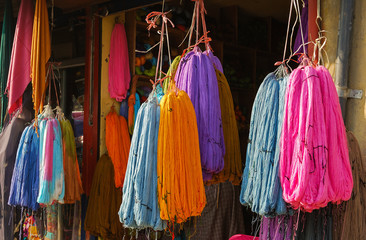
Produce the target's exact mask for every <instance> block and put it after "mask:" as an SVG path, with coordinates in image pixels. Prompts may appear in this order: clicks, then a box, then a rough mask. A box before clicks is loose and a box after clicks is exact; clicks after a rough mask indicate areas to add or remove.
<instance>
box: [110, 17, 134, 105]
mask: <svg viewBox="0 0 366 240" xmlns="http://www.w3.org/2000/svg"><path fill="white" fill-rule="evenodd" d="M108 71H109V84H108V90H109V95H110V97H111V98H115V99H116V100H117V101H118V102H122V100H123V99H125V98H126V96H127V90H128V89H129V87H130V65H129V61H128V48H127V38H126V31H125V27H124V25H123V24H120V23H116V24H115V25H114V28H113V32H112V36H111V49H110V57H109V69H108Z"/></svg>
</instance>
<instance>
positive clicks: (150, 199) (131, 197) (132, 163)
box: [119, 92, 167, 230]
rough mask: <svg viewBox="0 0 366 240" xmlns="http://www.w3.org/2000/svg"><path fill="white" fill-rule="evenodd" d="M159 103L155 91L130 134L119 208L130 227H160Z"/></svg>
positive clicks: (161, 227) (161, 225)
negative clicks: (158, 172) (158, 170)
mask: <svg viewBox="0 0 366 240" xmlns="http://www.w3.org/2000/svg"><path fill="white" fill-rule="evenodd" d="M159 121H160V106H159V103H158V99H157V97H156V96H155V92H152V93H151V94H150V96H149V98H148V100H147V101H146V102H144V103H143V104H142V105H141V108H140V110H139V112H138V114H137V119H136V128H135V130H134V134H133V135H132V141H131V148H130V154H129V158H128V165H127V171H126V178H125V182H124V185H123V199H122V204H121V207H120V209H119V216H120V221H121V222H122V223H123V225H124V226H125V227H129V228H138V229H142V228H153V229H154V230H163V229H165V228H166V226H167V224H166V221H163V220H161V218H160V208H159V204H158V197H157V186H158V184H157V181H158V179H157V148H158V133H159Z"/></svg>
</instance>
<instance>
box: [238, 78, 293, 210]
mask: <svg viewBox="0 0 366 240" xmlns="http://www.w3.org/2000/svg"><path fill="white" fill-rule="evenodd" d="M287 79H288V77H284V78H277V77H276V74H275V73H274V72H273V73H270V74H268V75H267V76H266V78H265V79H264V81H263V83H262V84H261V86H260V87H259V89H258V92H257V95H256V97H255V100H254V104H253V108H252V114H251V119H250V131H249V140H248V147H247V155H246V162H245V169H244V174H243V182H242V186H241V193H240V202H241V203H242V204H243V205H247V206H249V207H250V208H251V209H252V211H253V212H255V213H258V214H260V215H264V216H275V215H281V214H284V213H286V211H287V210H286V205H285V202H284V201H283V198H282V189H281V183H280V179H279V176H278V172H279V155H280V151H279V150H280V144H279V141H280V137H281V130H282V121H283V106H284V102H285V92H286V86H287Z"/></svg>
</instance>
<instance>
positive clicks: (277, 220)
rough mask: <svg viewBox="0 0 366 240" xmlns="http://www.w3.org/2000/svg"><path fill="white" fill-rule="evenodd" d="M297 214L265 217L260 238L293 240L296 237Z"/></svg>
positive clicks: (262, 239)
mask: <svg viewBox="0 0 366 240" xmlns="http://www.w3.org/2000/svg"><path fill="white" fill-rule="evenodd" d="M295 224H296V215H295V216H290V215H281V216H276V217H274V218H267V217H263V219H262V223H261V227H260V232H259V239H260V240H267V239H271V240H291V239H295V238H294V235H295Z"/></svg>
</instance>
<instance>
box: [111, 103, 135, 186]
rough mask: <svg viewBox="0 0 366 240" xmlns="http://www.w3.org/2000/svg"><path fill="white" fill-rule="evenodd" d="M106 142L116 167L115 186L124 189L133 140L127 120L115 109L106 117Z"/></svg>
mask: <svg viewBox="0 0 366 240" xmlns="http://www.w3.org/2000/svg"><path fill="white" fill-rule="evenodd" d="M105 140H106V146H107V150H108V154H109V156H110V157H111V159H112V162H113V166H114V180H115V185H116V187H117V188H119V187H123V181H124V179H125V173H126V168H127V162H128V152H129V151H130V145H131V140H130V135H129V133H128V129H127V122H126V119H125V118H124V117H121V116H118V115H117V113H116V112H115V110H114V108H113V107H112V109H111V111H110V112H109V113H108V115H107V117H106V136H105Z"/></svg>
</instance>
